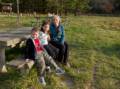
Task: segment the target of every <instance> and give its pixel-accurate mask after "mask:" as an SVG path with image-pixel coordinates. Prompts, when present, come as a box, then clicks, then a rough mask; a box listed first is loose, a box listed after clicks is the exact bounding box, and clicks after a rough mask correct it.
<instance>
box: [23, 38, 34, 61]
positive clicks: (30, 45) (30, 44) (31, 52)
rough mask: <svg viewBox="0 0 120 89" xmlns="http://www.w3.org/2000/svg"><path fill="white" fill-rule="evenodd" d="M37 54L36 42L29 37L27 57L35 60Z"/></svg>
mask: <svg viewBox="0 0 120 89" xmlns="http://www.w3.org/2000/svg"><path fill="white" fill-rule="evenodd" d="M35 55H36V51H35V47H34V43H33V41H32V39H31V38H29V39H28V40H27V41H26V47H25V59H31V60H35Z"/></svg>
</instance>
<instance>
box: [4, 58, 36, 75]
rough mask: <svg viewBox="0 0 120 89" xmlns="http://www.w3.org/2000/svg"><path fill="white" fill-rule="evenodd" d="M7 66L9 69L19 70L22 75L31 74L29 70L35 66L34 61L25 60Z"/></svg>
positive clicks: (8, 63) (9, 63) (11, 62)
mask: <svg viewBox="0 0 120 89" xmlns="http://www.w3.org/2000/svg"><path fill="white" fill-rule="evenodd" d="M6 65H7V66H8V67H11V68H14V69H17V70H18V71H19V72H20V73H21V74H25V73H29V70H30V69H31V68H32V66H33V65H34V61H33V60H29V61H26V60H25V59H23V58H17V59H14V60H12V61H10V62H7V63H6Z"/></svg>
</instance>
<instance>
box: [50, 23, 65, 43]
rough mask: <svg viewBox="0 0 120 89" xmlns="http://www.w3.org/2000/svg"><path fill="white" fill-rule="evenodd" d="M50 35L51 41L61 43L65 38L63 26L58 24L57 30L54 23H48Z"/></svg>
mask: <svg viewBox="0 0 120 89" xmlns="http://www.w3.org/2000/svg"><path fill="white" fill-rule="evenodd" d="M50 36H51V40H52V41H55V42H56V43H58V44H63V43H64V38H65V36H64V28H63V26H62V25H61V24H60V25H59V27H58V32H57V30H56V27H55V25H54V24H53V23H52V24H51V25H50Z"/></svg>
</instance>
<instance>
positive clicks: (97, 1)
mask: <svg viewBox="0 0 120 89" xmlns="http://www.w3.org/2000/svg"><path fill="white" fill-rule="evenodd" d="M0 3H13V6H12V7H13V12H16V5H17V4H16V0H0ZM19 6H20V12H21V13H23V12H24V13H33V12H39V13H48V12H50V13H55V14H66V15H67V14H69V13H73V14H74V15H80V14H82V13H110V14H111V13H119V12H120V0H19Z"/></svg>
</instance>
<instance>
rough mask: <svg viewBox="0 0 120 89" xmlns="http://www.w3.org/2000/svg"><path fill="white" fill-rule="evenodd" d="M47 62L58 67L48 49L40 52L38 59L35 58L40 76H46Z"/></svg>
mask: <svg viewBox="0 0 120 89" xmlns="http://www.w3.org/2000/svg"><path fill="white" fill-rule="evenodd" d="M46 62H49V63H50V64H52V65H53V66H54V67H55V68H56V69H57V68H58V66H57V64H56V63H55V62H54V60H53V58H52V57H51V56H49V55H48V53H47V52H46V51H42V52H39V53H37V54H36V59H35V64H36V67H37V72H38V76H44V74H45V70H46Z"/></svg>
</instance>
